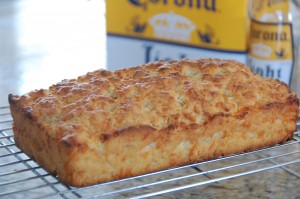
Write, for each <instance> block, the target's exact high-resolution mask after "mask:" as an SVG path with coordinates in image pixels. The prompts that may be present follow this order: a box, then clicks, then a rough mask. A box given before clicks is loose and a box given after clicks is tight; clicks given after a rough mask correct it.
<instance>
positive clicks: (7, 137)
mask: <svg viewBox="0 0 300 199" xmlns="http://www.w3.org/2000/svg"><path fill="white" fill-rule="evenodd" d="M297 127H298V130H297V132H295V136H294V138H293V139H292V140H290V141H288V142H287V143H285V144H282V145H277V146H274V147H271V148H265V149H261V150H257V151H253V152H249V153H244V154H237V155H232V156H227V157H221V158H219V159H216V160H211V161H206V162H202V163H196V164H192V165H186V166H181V167H176V168H172V169H168V170H164V171H160V172H155V173H151V174H146V175H142V176H137V177H133V178H127V179H123V180H118V181H114V182H109V183H103V184H98V185H94V186H89V187H84V188H75V187H70V186H68V185H66V184H63V183H62V182H60V181H59V179H57V178H56V177H55V176H52V175H50V174H49V173H48V172H47V171H45V170H44V169H43V168H42V167H41V166H39V165H38V164H37V163H36V162H34V161H33V160H32V159H30V158H29V157H28V156H26V155H25V154H24V153H23V152H22V151H20V149H18V147H16V145H15V142H14V139H13V132H12V118H11V115H10V112H9V107H0V198H2V197H3V198H24V197H25V198H99V197H105V198H116V197H131V198H146V197H152V196H158V197H159V196H161V195H163V194H170V193H176V194H177V193H183V192H182V191H184V192H188V191H189V190H191V189H192V188H195V187H196V188H199V187H205V186H208V185H209V186H213V187H214V189H225V191H228V192H230V191H231V188H230V187H228V186H229V185H228V183H226V184H225V185H221V182H223V181H224V182H227V181H230V180H232V179H240V178H243V177H246V176H247V177H249V178H250V175H252V176H254V175H255V174H258V173H259V175H261V174H263V173H267V172H268V171H270V170H271V171H274V170H280V171H281V172H284V173H287V174H286V175H289V176H292V177H293V179H294V180H296V181H295V182H296V184H297V183H298V185H299V184H300V169H298V168H300V138H299V136H300V132H299V121H298V123H297ZM256 178H257V177H256ZM294 185H295V183H294ZM298 188H299V187H298ZM180 191H181V192H180ZM206 191H207V190H206Z"/></svg>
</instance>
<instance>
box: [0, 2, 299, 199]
mask: <svg viewBox="0 0 300 199" xmlns="http://www.w3.org/2000/svg"><path fill="white" fill-rule="evenodd" d="M104 2H105V1H101V0H98V1H94V0H90V1H84V0H82V1H80V0H79V1H72V6H70V5H71V3H69V2H68V1H61V2H60V3H59V4H58V3H55V1H51V0H43V1H33V0H31V1H30V0H3V1H0V107H4V106H7V105H8V103H7V96H8V94H9V93H13V94H24V93H26V92H28V91H30V90H33V89H37V88H47V87H48V86H50V85H51V84H53V83H56V82H58V81H60V80H62V79H66V78H73V77H76V76H78V75H81V74H84V73H86V72H87V71H92V70H95V69H98V68H99V66H102V67H103V68H105V63H106V62H105V59H106V52H105V25H104V24H105V18H104V7H105V3H104ZM66 10H68V12H66ZM83 16H84V17H83ZM95 24H102V26H99V25H95ZM49 32H50V33H51V34H50V33H49ZM70 32H72V34H70ZM298 67H299V66H298ZM297 76H298V75H297ZM7 117H9V116H7ZM0 119H1V118H0ZM2 120H3V118H2ZM0 128H4V127H3V126H1V123H0ZM299 149H300V145H299V143H298V144H295V145H292V146H288V147H284V148H283V149H280V148H279V149H277V150H274V151H267V152H264V153H257V154H251V155H247V156H238V157H236V158H231V159H229V160H226V159H225V160H223V161H218V162H214V163H207V164H203V165H199V166H198V167H197V168H187V169H184V170H178V171H175V172H171V173H167V174H166V176H167V177H172V176H173V175H174V176H180V175H181V176H182V175H183V176H184V175H190V174H195V173H197V172H199V171H200V170H202V171H208V170H212V169H218V168H222V167H225V166H230V165H235V164H238V163H241V162H245V161H255V160H257V159H259V158H264V157H268V156H271V155H274V154H277V153H278V154H281V153H284V152H291V151H297V150H299ZM1 153H2V151H1V150H0V156H1V155H2V154H1ZM290 158H291V159H289V160H284V158H278V159H275V160H276V161H278V162H284V161H291V160H295V159H300V154H299V153H295V154H293V156H291V157H290ZM1 161H2V162H1ZM6 161H9V159H7V158H0V165H1V164H5V163H6ZM272 165H274V162H273V163H272V162H268V161H264V162H260V163H256V164H251V165H247V166H242V167H235V168H234V169H226V170H224V171H221V172H215V173H211V174H209V175H207V176H200V177H197V178H193V179H191V180H190V182H188V183H196V182H199V181H201V180H204V181H206V180H210V179H214V178H218V177H222V176H228V175H235V174H238V173H240V172H245V171H247V170H253V169H259V168H264V167H268V166H272ZM5 168H6V167H5ZM5 168H0V174H1V173H3V172H5V171H6V170H5ZM9 169H10V168H9V167H7V171H9ZM18 177H19V176H16V178H18ZM161 178H163V177H162V176H157V177H154V179H152V182H156V181H158V180H159V179H161ZM9 180H11V179H8V178H5V177H1V175H0V185H1V184H2V183H5V182H6V181H9ZM139 181H143V180H136V181H132V182H130V183H133V184H135V183H137V184H138V183H139ZM28 183H30V182H28ZM28 183H23V184H21V185H19V186H24V184H28ZM130 183H128V184H127V185H126V186H131V184H130ZM186 183H187V182H186V181H183V180H178V181H176V182H175V185H176V187H178V186H183V185H185V184H186ZM162 186H163V185H162ZM119 188H120V187H118V185H116V186H109V185H107V186H104V188H103V190H104V192H105V191H106V190H108V189H109V190H111V189H112V190H118V189H119ZM15 189H16V190H18V187H15ZM92 191H93V190H91V192H92ZM1 192H5V190H4V189H0V195H1ZM30 194H33V193H30ZM30 194H29V195H28V198H31V197H32V195H30ZM35 194H39V193H35ZM90 194H91V193H90ZM122 196H125V197H126V196H127V197H128V196H130V194H129V195H128V194H127V195H126V194H123V195H122ZM22 197H24V196H23V195H21V196H20V198H22ZM8 198H14V197H8ZM72 198H74V195H72ZM156 198H278V199H283V198H297V199H300V165H299V163H296V164H292V165H290V166H286V167H285V168H276V169H271V170H267V171H264V172H258V173H255V174H251V175H245V176H241V177H236V178H233V179H229V180H224V181H220V182H214V183H210V184H208V185H204V186H197V187H194V188H190V189H184V190H181V191H177V192H172V193H169V194H164V195H160V196H156Z"/></svg>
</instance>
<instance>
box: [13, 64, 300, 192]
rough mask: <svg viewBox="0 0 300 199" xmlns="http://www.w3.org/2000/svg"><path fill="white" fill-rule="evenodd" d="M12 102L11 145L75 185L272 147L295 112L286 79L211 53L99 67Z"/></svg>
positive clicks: (291, 127)
mask: <svg viewBox="0 0 300 199" xmlns="http://www.w3.org/2000/svg"><path fill="white" fill-rule="evenodd" d="M9 103H10V108H11V113H12V116H13V120H14V127H13V130H14V138H15V142H16V145H17V146H18V147H19V148H21V149H22V150H23V151H24V152H25V153H26V154H27V155H28V156H30V157H31V158H33V159H34V160H36V161H37V162H38V163H39V164H40V165H42V166H43V167H44V168H46V169H47V170H48V171H49V172H50V173H52V174H54V175H58V177H59V178H60V179H61V180H62V181H63V182H65V183H67V184H69V185H71V186H77V187H80V186H87V185H92V184H95V183H101V182H106V181H112V180H116V179H121V178H125V177H130V176H136V175H140V174H144V173H148V172H153V171H157V170H162V169H166V168H169V167H174V166H178V165H184V164H189V163H193V162H198V161H204V160H208V159H212V158H218V157H219V156H221V155H228V154H233V153H243V152H245V151H249V150H254V149H258V148H261V147H268V146H272V145H276V144H278V143H282V142H285V141H286V140H288V139H290V138H291V137H292V136H293V132H294V131H295V130H296V121H297V117H298V100H297V97H296V95H295V93H293V92H291V91H290V89H289V88H288V87H287V85H286V84H284V83H282V82H280V81H278V80H275V79H267V78H263V77H261V76H259V75H254V74H252V73H251V71H250V69H249V68H248V67H246V66H245V65H243V64H241V63H239V62H236V61H230V60H218V59H199V60H188V59H184V60H180V61H159V62H155V63H149V64H145V65H141V66H137V67H132V68H127V69H121V70H118V71H115V72H109V71H106V70H98V71H94V72H91V73H87V74H86V75H84V76H80V77H78V78H77V79H71V80H64V81H62V82H60V83H58V84H56V85H53V86H51V87H50V88H49V89H47V90H43V89H42V90H35V91H32V92H29V93H27V94H25V95H23V96H16V95H9Z"/></svg>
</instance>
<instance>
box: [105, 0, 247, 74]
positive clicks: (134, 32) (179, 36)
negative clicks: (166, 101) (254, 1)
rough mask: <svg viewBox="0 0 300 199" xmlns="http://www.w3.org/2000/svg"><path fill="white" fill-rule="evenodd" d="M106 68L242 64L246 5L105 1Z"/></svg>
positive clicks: (234, 0) (243, 0) (240, 1)
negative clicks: (180, 62)
mask: <svg viewBox="0 0 300 199" xmlns="http://www.w3.org/2000/svg"><path fill="white" fill-rule="evenodd" d="M106 18H107V21H106V22H107V23H106V25H107V27H106V28H107V68H108V69H109V70H112V71H114V70H117V69H120V68H124V67H130V66H135V65H140V64H143V63H147V62H152V61H158V60H169V59H182V58H194V59H198V58H208V57H212V58H221V59H222V58H224V59H234V60H237V61H240V62H242V63H246V59H247V54H246V51H247V33H248V23H249V22H248V17H247V0H109V1H106Z"/></svg>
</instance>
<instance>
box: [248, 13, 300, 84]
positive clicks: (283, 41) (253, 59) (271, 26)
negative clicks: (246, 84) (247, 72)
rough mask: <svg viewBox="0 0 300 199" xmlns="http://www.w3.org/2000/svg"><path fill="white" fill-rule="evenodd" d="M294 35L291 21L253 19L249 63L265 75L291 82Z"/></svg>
mask: <svg viewBox="0 0 300 199" xmlns="http://www.w3.org/2000/svg"><path fill="white" fill-rule="evenodd" d="M292 40H293V36H292V27H291V24H290V23H282V22H279V23H274V22H272V23H268V22H259V21H256V20H254V19H252V20H251V25H250V35H249V49H248V60H247V63H248V65H249V66H250V67H251V69H252V71H253V72H254V73H256V74H260V75H262V76H264V77H270V78H276V79H279V80H281V81H283V82H285V83H286V84H288V85H289V84H290V80H291V73H292V69H293V57H294V56H293V41H292Z"/></svg>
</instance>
